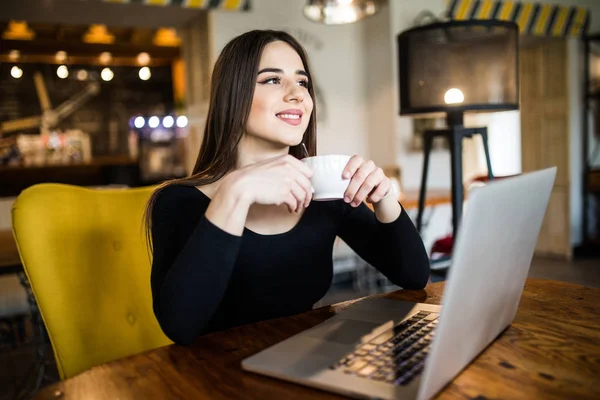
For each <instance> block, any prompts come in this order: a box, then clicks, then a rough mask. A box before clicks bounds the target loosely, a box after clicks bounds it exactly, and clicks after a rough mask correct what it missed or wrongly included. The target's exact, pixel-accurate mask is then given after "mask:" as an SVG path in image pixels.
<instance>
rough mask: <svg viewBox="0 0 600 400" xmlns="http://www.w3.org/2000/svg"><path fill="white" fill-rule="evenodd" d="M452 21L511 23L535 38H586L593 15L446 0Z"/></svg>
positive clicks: (484, 0) (505, 1)
mask: <svg viewBox="0 0 600 400" xmlns="http://www.w3.org/2000/svg"><path fill="white" fill-rule="evenodd" d="M446 5H447V11H446V15H447V17H449V18H450V19H453V20H458V21H464V20H488V19H495V20H501V21H512V22H515V23H516V24H517V25H518V26H519V31H520V32H521V33H522V34H527V35H536V36H554V37H566V36H575V37H578V36H583V35H585V34H586V30H587V29H588V26H589V19H590V11H589V10H588V9H587V8H583V7H570V6H563V5H560V4H543V3H539V2H538V3H536V2H524V1H513V0H446Z"/></svg>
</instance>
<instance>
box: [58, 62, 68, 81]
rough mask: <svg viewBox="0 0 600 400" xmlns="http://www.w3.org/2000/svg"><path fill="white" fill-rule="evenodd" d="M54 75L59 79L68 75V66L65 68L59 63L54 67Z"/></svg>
mask: <svg viewBox="0 0 600 400" xmlns="http://www.w3.org/2000/svg"><path fill="white" fill-rule="evenodd" d="M56 76H58V77H59V78H60V79H65V78H67V77H68V76H69V68H67V66H66V65H61V66H60V67H58V68H56Z"/></svg>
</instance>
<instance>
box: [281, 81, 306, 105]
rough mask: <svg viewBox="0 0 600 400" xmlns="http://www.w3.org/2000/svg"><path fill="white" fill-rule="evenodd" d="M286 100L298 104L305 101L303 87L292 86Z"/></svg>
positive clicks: (288, 90)
mask: <svg viewBox="0 0 600 400" xmlns="http://www.w3.org/2000/svg"><path fill="white" fill-rule="evenodd" d="M284 100H285V101H297V102H302V101H304V92H303V91H302V87H300V86H299V85H297V84H293V85H290V87H289V88H288V89H287V91H286V94H285V97H284Z"/></svg>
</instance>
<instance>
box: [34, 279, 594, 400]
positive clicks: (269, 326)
mask: <svg viewBox="0 0 600 400" xmlns="http://www.w3.org/2000/svg"><path fill="white" fill-rule="evenodd" d="M443 284H444V283H443V282H439V283H434V284H430V285H428V286H427V287H426V289H425V290H424V291H396V292H393V293H389V294H386V295H382V296H383V297H389V298H394V299H402V300H409V301H419V302H425V303H430V304H439V303H440V299H441V295H442V290H443V287H444V286H443ZM351 303H353V301H349V302H344V303H340V304H337V305H333V306H327V307H322V308H319V309H316V310H313V311H310V312H307V313H304V314H300V315H297V316H293V317H289V318H281V319H276V320H270V321H264V322H260V323H256V324H252V325H247V326H242V327H238V328H234V329H230V330H227V331H224V332H220V333H213V334H210V335H206V336H204V337H201V338H199V339H198V340H197V342H196V343H195V344H194V345H193V346H190V347H183V346H178V345H171V346H166V347H162V348H159V349H155V350H152V351H149V352H146V353H143V354H139V355H135V356H132V357H128V358H125V359H122V360H118V361H113V362H110V363H108V364H105V365H101V366H97V367H94V368H92V369H90V370H88V371H86V372H83V373H81V374H79V375H77V376H75V377H73V378H70V379H67V380H65V381H63V382H59V383H57V384H54V385H52V386H49V387H46V388H45V389H43V390H42V391H41V392H40V393H38V396H37V397H36V398H38V399H56V398H60V399H87V398H90V399H91V398H93V399H110V400H112V399H117V398H118V399H121V400H125V399H340V398H342V397H339V396H337V395H335V394H331V393H328V392H324V391H320V390H316V389H311V388H308V387H304V386H300V385H295V384H292V383H288V382H284V381H280V380H276V379H272V378H268V377H263V376H260V375H256V374H252V373H250V372H245V371H243V370H242V369H241V368H240V361H241V360H242V359H243V358H245V357H247V356H249V355H251V354H254V353H256V352H258V351H260V350H262V349H264V348H266V347H268V346H270V345H272V344H275V343H277V342H279V341H281V340H283V339H286V338H288V337H289V336H291V335H293V334H295V333H298V332H300V331H302V330H304V329H307V328H309V327H312V326H314V325H316V324H318V323H320V322H322V321H324V320H325V319H327V318H329V317H331V316H333V315H334V314H336V313H338V312H340V311H341V310H343V309H344V308H346V307H348V306H349V305H350V304H351ZM599 305H600V289H593V288H588V287H584V286H579V285H573V284H568V283H562V282H554V281H546V280H537V279H535V280H531V279H530V280H528V281H527V283H526V286H525V290H524V293H523V297H522V300H521V303H520V306H519V311H518V313H517V316H516V318H515V321H514V322H513V324H512V325H511V326H510V327H509V328H508V329H507V330H506V331H505V332H504V333H503V334H502V335H501V336H500V338H499V339H498V340H497V341H495V342H494V343H493V344H492V345H491V346H490V347H489V348H488V349H487V350H486V351H485V352H484V353H482V355H481V356H480V357H478V358H477V359H476V360H475V361H474V362H473V363H472V364H471V365H470V366H468V367H467V368H466V369H465V370H464V371H463V373H461V374H460V375H459V376H458V377H457V378H456V379H455V380H454V381H453V382H452V383H451V384H450V385H449V386H448V387H447V388H446V389H445V390H444V391H443V392H441V393H440V395H438V397H437V398H439V399H497V398H503V399H509V398H510V399H557V400H558V399H561V400H563V399H600V306H599Z"/></svg>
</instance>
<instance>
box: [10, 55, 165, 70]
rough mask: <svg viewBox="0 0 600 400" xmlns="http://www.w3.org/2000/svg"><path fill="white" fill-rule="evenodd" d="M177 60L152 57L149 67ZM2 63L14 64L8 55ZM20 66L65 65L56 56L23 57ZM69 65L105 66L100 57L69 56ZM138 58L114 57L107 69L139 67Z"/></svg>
mask: <svg viewBox="0 0 600 400" xmlns="http://www.w3.org/2000/svg"><path fill="white" fill-rule="evenodd" d="M174 60H176V59H172V58H158V57H151V58H150V62H149V63H148V67H162V66H165V65H171V63H172V62H173V61H174ZM0 63H14V62H13V61H11V60H10V59H9V58H8V54H0ZM19 64H55V65H59V64H63V63H59V62H58V61H56V58H55V57H54V55H22V57H21V59H20V60H19ZM66 64H67V65H104V64H101V63H100V60H99V57H98V55H94V56H72V55H70V54H69V59H68V62H67V63H66ZM137 66H139V64H138V62H137V57H136V56H133V57H113V59H112V61H111V62H110V64H109V65H107V67H137Z"/></svg>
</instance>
